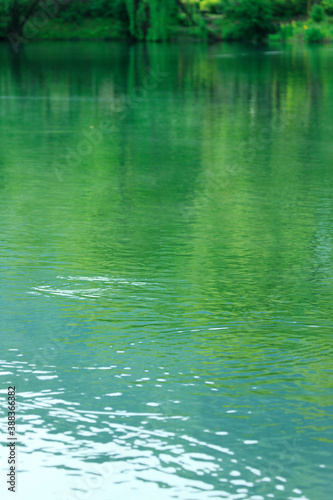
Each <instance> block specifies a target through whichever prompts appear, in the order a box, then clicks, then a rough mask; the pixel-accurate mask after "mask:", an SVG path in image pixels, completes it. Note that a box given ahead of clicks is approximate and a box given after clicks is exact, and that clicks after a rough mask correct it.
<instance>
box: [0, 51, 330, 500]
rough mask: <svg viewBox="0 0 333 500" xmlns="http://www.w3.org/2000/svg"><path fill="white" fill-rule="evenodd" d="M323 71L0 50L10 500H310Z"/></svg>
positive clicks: (324, 313) (319, 478)
mask: <svg viewBox="0 0 333 500" xmlns="http://www.w3.org/2000/svg"><path fill="white" fill-rule="evenodd" d="M332 63H333V50H332V48H331V47H315V48H308V47H296V46H294V47H292V46H289V47H282V48H281V47H280V46H279V47H278V48H276V47H273V48H272V47H244V46H239V45H227V44H219V45H213V46H205V45H203V44H188V45H186V44H183V45H176V44H175V45H172V44H171V45H167V46H164V45H158V44H156V45H135V46H128V45H125V44H121V43H110V44H109V43H43V44H33V43H30V44H28V45H27V46H26V48H25V50H24V51H21V52H20V53H19V55H18V56H17V57H14V55H13V54H12V53H11V50H10V47H7V46H6V45H2V46H0V67H1V73H0V106H1V112H0V113H1V114H0V133H1V137H2V141H1V150H0V160H1V165H0V200H1V202H0V223H1V232H2V239H1V264H2V286H1V292H2V293H1V320H0V321H1V331H2V344H1V353H0V358H1V368H0V375H1V376H2V377H1V380H2V384H1V394H0V396H1V404H2V407H3V409H4V410H5V411H6V397H7V396H6V394H7V386H8V385H14V384H15V386H16V390H17V401H18V411H17V416H18V421H17V424H18V425H17V433H18V443H19V444H18V460H19V466H18V469H19V470H18V479H17V493H16V497H15V498H16V499H17V500H33V499H34V500H39V499H43V500H53V499H57V500H76V499H77V500H81V499H82V500H83V499H84V500H89V499H97V498H98V499H99V500H111V499H115V500H125V499H126V500H127V499H135V500H136V499H138V500H140V499H144V500H146V499H148V498H158V499H161V500H171V499H179V500H210V499H229V500H236V499H246V500H250V499H251V500H261V499H265V500H266V499H269V498H274V499H276V500H286V499H288V500H289V499H290V500H327V499H328V498H329V497H330V492H331V487H330V478H331V477H332V476H331V474H332V429H331V422H332V420H331V417H332V390H331V375H332V335H331V333H332V311H331V304H332V274H333V273H332V234H333V232H332V190H333V189H332V188H333V172H332V154H333V147H332V132H333V118H332V116H333V74H332V71H331V68H332ZM6 427H7V424H6V419H5V418H4V414H3V418H1V429H2V431H3V432H2V436H3V437H2V443H5V441H6V433H7V430H6ZM6 460H7V452H6V449H5V448H3V453H2V454H1V459H0V461H1V467H2V469H1V488H2V489H3V492H2V490H1V492H2V494H1V498H7V496H6V494H8V497H9V498H12V497H11V496H9V495H11V493H9V492H6V488H5V487H4V484H5V480H6V479H5V476H6V473H7V469H8V466H7V463H6Z"/></svg>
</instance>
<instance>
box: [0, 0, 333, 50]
mask: <svg viewBox="0 0 333 500" xmlns="http://www.w3.org/2000/svg"><path fill="white" fill-rule="evenodd" d="M309 15H310V20H311V22H314V23H322V22H324V20H325V18H326V15H333V0H321V1H320V0H319V1H318V0H93V1H92V0H0V31H1V33H2V34H3V36H4V35H6V36H7V35H9V36H10V37H12V38H13V37H14V38H15V37H16V38H15V39H17V37H22V36H23V37H26V38H31V36H36V34H37V35H39V36H40V34H41V30H42V29H43V28H44V27H45V26H46V25H47V24H48V21H49V20H50V19H51V20H54V23H57V25H58V26H60V25H61V26H64V25H66V26H67V27H68V28H67V29H68V33H69V36H70V29H71V26H72V29H73V31H74V30H75V29H76V28H77V27H78V26H87V30H88V31H87V33H88V35H89V22H90V23H91V25H94V26H97V28H101V29H95V32H94V30H93V29H92V28H91V26H90V32H91V35H93V34H94V33H96V36H98V34H100V36H102V37H103V33H104V32H105V33H106V36H107V33H108V27H113V28H115V27H116V29H114V36H116V35H118V36H120V37H122V38H132V39H133V40H151V41H161V40H166V39H167V38H169V37H170V36H172V35H173V34H174V33H176V32H177V30H178V32H179V33H181V30H182V29H183V30H185V29H186V30H187V31H186V32H187V33H189V34H191V35H196V36H199V37H203V36H208V37H211V38H218V39H221V38H224V39H236V40H261V39H264V38H267V36H268V35H270V34H273V33H275V32H276V31H279V29H280V23H281V21H282V20H284V19H287V20H288V19H289V20H290V22H291V20H292V19H295V18H296V19H305V18H306V17H307V16H309ZM94 23H95V24H94ZM49 28H50V26H49V27H48V29H49ZM102 28H103V29H104V32H103V29H102ZM318 29H320V27H318ZM290 30H291V31H292V28H290ZM283 31H286V30H285V29H284V27H283V26H282V27H281V30H280V33H281V36H282V37H283ZM287 31H288V30H287ZM311 33H312V35H311ZM32 34H34V35H32ZM286 34H287V32H286ZM60 37H61V36H60ZM311 37H314V38H315V37H319V35H318V31H313V30H311V31H309V33H307V38H308V39H309V38H311ZM20 40H22V38H21V39H20Z"/></svg>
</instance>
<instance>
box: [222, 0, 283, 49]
mask: <svg viewBox="0 0 333 500" xmlns="http://www.w3.org/2000/svg"><path fill="white" fill-rule="evenodd" d="M225 13H226V20H229V21H231V22H232V23H234V38H237V39H243V40H262V39H264V38H266V37H267V36H268V35H269V34H270V33H274V32H275V31H276V29H275V27H274V24H273V10H272V2H271V1H270V0H236V1H233V0H229V1H228V2H227V3H226V6H225Z"/></svg>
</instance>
